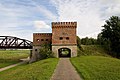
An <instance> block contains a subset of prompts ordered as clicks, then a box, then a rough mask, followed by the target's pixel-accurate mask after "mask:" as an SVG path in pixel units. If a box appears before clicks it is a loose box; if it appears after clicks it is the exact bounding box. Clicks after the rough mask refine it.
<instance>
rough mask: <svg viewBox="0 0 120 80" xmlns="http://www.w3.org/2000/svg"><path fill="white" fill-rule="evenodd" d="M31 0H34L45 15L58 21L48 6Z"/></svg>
mask: <svg viewBox="0 0 120 80" xmlns="http://www.w3.org/2000/svg"><path fill="white" fill-rule="evenodd" d="M31 1H32V3H33V5H35V6H36V8H37V9H38V11H40V12H41V13H42V14H43V15H44V16H45V17H47V18H48V19H50V20H52V21H56V20H57V16H56V15H55V14H53V13H52V12H51V11H50V10H48V9H47V8H46V7H44V6H42V5H39V4H38V3H37V2H35V1H34V0H31Z"/></svg>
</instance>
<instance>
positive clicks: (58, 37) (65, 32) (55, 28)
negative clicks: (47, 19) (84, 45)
mask: <svg viewBox="0 0 120 80" xmlns="http://www.w3.org/2000/svg"><path fill="white" fill-rule="evenodd" d="M76 28H77V22H52V51H53V52H54V53H55V56H56V57H60V51H61V50H63V49H68V50H69V57H74V56H77V41H76Z"/></svg>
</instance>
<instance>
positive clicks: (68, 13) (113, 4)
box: [51, 0, 120, 37]
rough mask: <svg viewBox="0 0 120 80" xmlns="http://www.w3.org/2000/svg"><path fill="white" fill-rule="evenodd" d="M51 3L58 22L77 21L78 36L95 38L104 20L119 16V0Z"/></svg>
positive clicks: (77, 0)
mask: <svg viewBox="0 0 120 80" xmlns="http://www.w3.org/2000/svg"><path fill="white" fill-rule="evenodd" d="M51 3H52V4H53V5H54V6H55V7H56V9H57V12H58V14H59V16H58V17H59V21H77V23H78V28H77V32H78V35H80V36H85V35H86V36H88V37H89V36H90V37H92V36H93V35H94V37H95V35H96V32H100V31H101V28H102V27H101V26H102V25H103V24H104V21H105V20H106V19H108V18H109V17H110V16H112V15H118V14H119V15H120V5H119V4H120V0H51ZM89 33H90V35H89ZM96 37H97V35H96Z"/></svg>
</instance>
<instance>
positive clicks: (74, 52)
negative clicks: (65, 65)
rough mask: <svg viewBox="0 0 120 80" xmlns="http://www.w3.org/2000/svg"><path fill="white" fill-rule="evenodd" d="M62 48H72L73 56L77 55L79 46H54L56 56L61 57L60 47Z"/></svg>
mask: <svg viewBox="0 0 120 80" xmlns="http://www.w3.org/2000/svg"><path fill="white" fill-rule="evenodd" d="M60 48H69V49H70V50H71V57H75V56H77V46H76V45H75V46H52V51H53V52H54V56H55V57H57V58H59V52H58V49H60Z"/></svg>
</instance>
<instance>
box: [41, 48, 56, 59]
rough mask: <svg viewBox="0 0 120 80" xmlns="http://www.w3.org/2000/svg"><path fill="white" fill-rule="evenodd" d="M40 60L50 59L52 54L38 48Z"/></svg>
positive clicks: (45, 49)
mask: <svg viewBox="0 0 120 80" xmlns="http://www.w3.org/2000/svg"><path fill="white" fill-rule="evenodd" d="M39 54H40V59H46V58H52V57H53V54H54V53H53V52H52V51H51V50H50V49H48V48H45V47H42V48H40V52H39Z"/></svg>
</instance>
